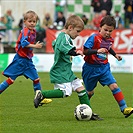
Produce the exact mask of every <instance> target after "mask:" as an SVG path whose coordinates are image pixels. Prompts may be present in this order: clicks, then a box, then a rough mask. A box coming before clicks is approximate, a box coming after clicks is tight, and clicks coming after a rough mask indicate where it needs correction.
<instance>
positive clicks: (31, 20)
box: [24, 17, 37, 30]
mask: <svg viewBox="0 0 133 133" xmlns="http://www.w3.org/2000/svg"><path fill="white" fill-rule="evenodd" d="M36 21H37V20H36V17H32V18H28V19H27V20H25V21H24V24H25V26H26V27H27V28H28V29H29V30H33V29H34V28H35V26H36V23H37V22H36Z"/></svg>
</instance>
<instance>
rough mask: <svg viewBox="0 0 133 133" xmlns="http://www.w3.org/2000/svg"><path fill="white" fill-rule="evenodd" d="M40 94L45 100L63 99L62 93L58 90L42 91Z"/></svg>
mask: <svg viewBox="0 0 133 133" xmlns="http://www.w3.org/2000/svg"><path fill="white" fill-rule="evenodd" d="M42 94H43V96H44V97H45V98H63V96H64V93H63V91H62V90H60V89H56V90H42Z"/></svg>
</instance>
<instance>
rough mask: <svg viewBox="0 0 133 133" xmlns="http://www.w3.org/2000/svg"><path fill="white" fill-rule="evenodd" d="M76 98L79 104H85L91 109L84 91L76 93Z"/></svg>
mask: <svg viewBox="0 0 133 133" xmlns="http://www.w3.org/2000/svg"><path fill="white" fill-rule="evenodd" d="M78 97H79V101H80V104H87V105H88V106H90V107H91V105H90V100H89V98H88V95H87V93H86V90H82V91H80V92H78Z"/></svg>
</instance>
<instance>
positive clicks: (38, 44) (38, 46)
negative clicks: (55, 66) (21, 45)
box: [35, 41, 43, 48]
mask: <svg viewBox="0 0 133 133" xmlns="http://www.w3.org/2000/svg"><path fill="white" fill-rule="evenodd" d="M42 45H43V43H40V42H39V41H38V42H37V43H36V44H35V48H42Z"/></svg>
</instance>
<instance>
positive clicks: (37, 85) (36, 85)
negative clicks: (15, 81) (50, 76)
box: [33, 80, 41, 91]
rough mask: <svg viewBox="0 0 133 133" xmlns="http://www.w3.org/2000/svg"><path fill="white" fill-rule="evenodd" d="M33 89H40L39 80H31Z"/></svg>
mask: <svg viewBox="0 0 133 133" xmlns="http://www.w3.org/2000/svg"><path fill="white" fill-rule="evenodd" d="M33 86H34V91H36V90H41V85H40V82H39V80H36V81H33Z"/></svg>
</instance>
